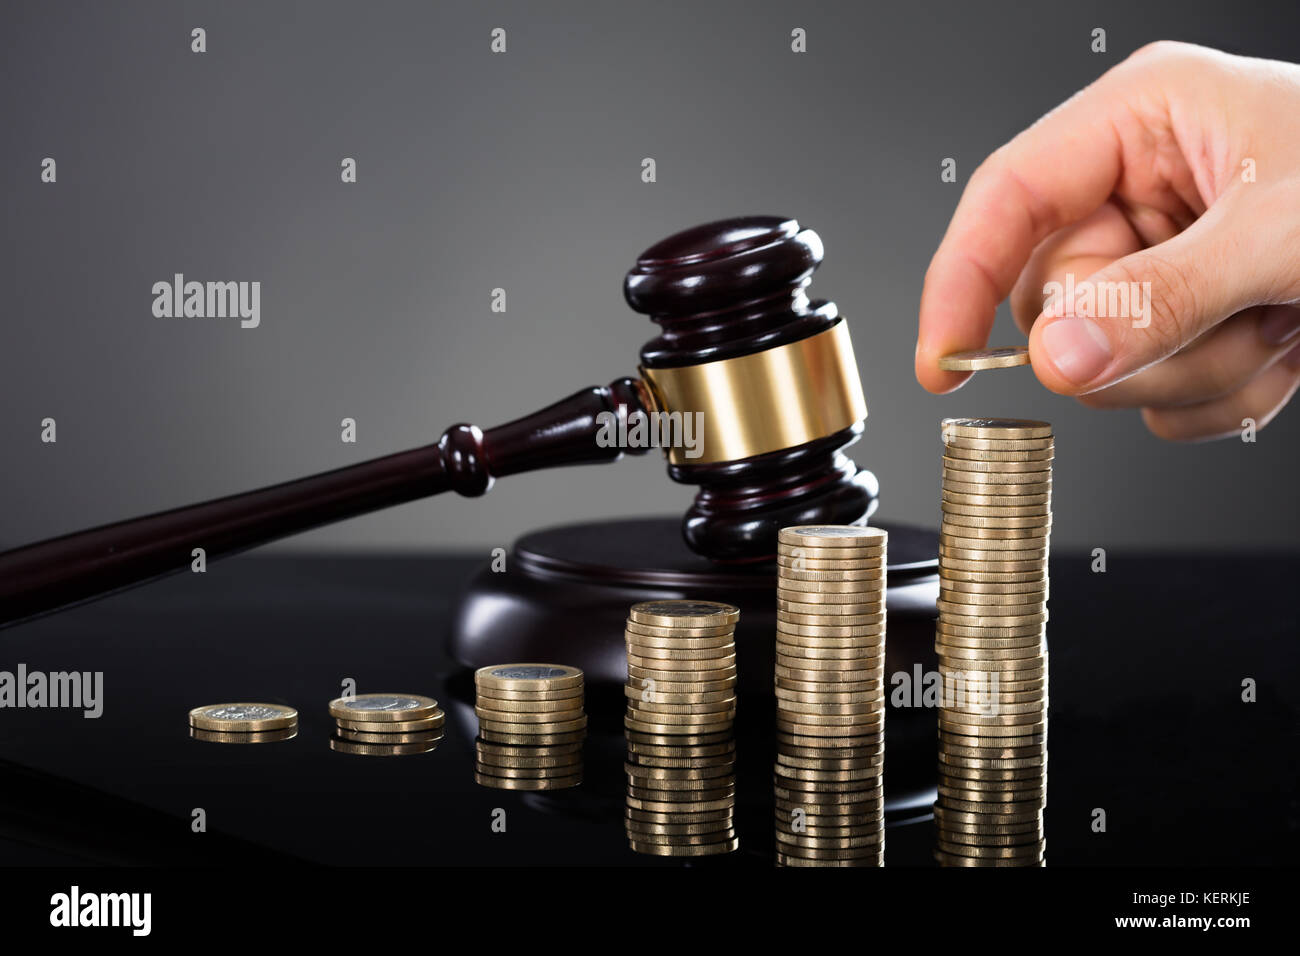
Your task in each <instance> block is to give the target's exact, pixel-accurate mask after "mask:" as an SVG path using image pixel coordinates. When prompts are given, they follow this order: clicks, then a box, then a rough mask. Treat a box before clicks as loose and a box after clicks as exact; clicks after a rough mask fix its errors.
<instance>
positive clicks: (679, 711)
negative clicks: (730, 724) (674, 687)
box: [627, 697, 736, 717]
mask: <svg viewBox="0 0 1300 956" xmlns="http://www.w3.org/2000/svg"><path fill="white" fill-rule="evenodd" d="M627 707H628V713H630V714H631V713H639V714H641V715H643V716H646V717H649V716H650V715H658V714H664V715H675V716H696V717H698V716H699V715H701V714H719V713H730V714H735V712H736V698H734V697H730V698H728V699H726V700H720V701H712V702H709V703H698V704H674V703H669V702H665V701H660V700H641V699H640V698H636V699H631V700H629V701H628V702H627Z"/></svg>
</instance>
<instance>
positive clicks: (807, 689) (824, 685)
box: [776, 675, 885, 696]
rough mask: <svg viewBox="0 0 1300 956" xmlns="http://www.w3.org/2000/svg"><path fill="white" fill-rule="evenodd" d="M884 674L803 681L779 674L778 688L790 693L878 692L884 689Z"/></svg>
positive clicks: (819, 694) (777, 679)
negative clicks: (875, 676)
mask: <svg viewBox="0 0 1300 956" xmlns="http://www.w3.org/2000/svg"><path fill="white" fill-rule="evenodd" d="M884 686H885V684H884V680H883V676H882V678H880V679H877V680H864V681H846V680H826V681H802V680H790V679H789V678H787V677H781V676H780V675H777V678H776V689H777V690H780V691H786V692H790V693H799V694H814V695H817V696H821V695H823V694H832V695H835V694H877V693H880V691H882V690H883V689H884Z"/></svg>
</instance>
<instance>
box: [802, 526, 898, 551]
mask: <svg viewBox="0 0 1300 956" xmlns="http://www.w3.org/2000/svg"><path fill="white" fill-rule="evenodd" d="M776 540H777V542H778V543H780V544H812V545H818V546H821V547H827V548H838V547H850V546H857V545H863V544H872V545H875V546H877V547H881V548H883V547H884V546H885V544H886V542H887V541H888V540H889V533H888V532H887V531H885V530H884V529H883V528H868V527H865V526H862V525H849V524H836V525H818V524H800V525H791V526H789V527H786V528H782V529H781V530H780V531H778V532H777V535H776Z"/></svg>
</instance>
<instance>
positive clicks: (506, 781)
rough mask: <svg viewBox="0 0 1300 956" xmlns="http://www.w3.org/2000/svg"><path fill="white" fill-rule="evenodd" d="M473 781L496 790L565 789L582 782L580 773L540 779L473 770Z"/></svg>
mask: <svg viewBox="0 0 1300 956" xmlns="http://www.w3.org/2000/svg"><path fill="white" fill-rule="evenodd" d="M474 782H475V783H477V784H480V785H481V786H484V787H492V788H494V789H496V790H567V789H569V788H570V787H576V786H578V785H579V784H580V783H582V774H580V773H579V774H575V775H573V776H571V777H544V778H540V779H527V778H522V779H521V778H514V777H498V776H495V775H489V774H485V773H479V772H478V771H477V770H476V771H474Z"/></svg>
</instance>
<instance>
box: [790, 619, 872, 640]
mask: <svg viewBox="0 0 1300 956" xmlns="http://www.w3.org/2000/svg"><path fill="white" fill-rule="evenodd" d="M776 633H777V634H780V635H782V636H790V637H798V638H817V639H849V638H874V637H879V636H880V635H882V634H884V633H885V622H884V621H881V622H879V623H877V624H849V625H839V624H826V625H822V624H796V623H794V622H793V621H787V620H784V619H783V615H781V614H778V615H777V616H776Z"/></svg>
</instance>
